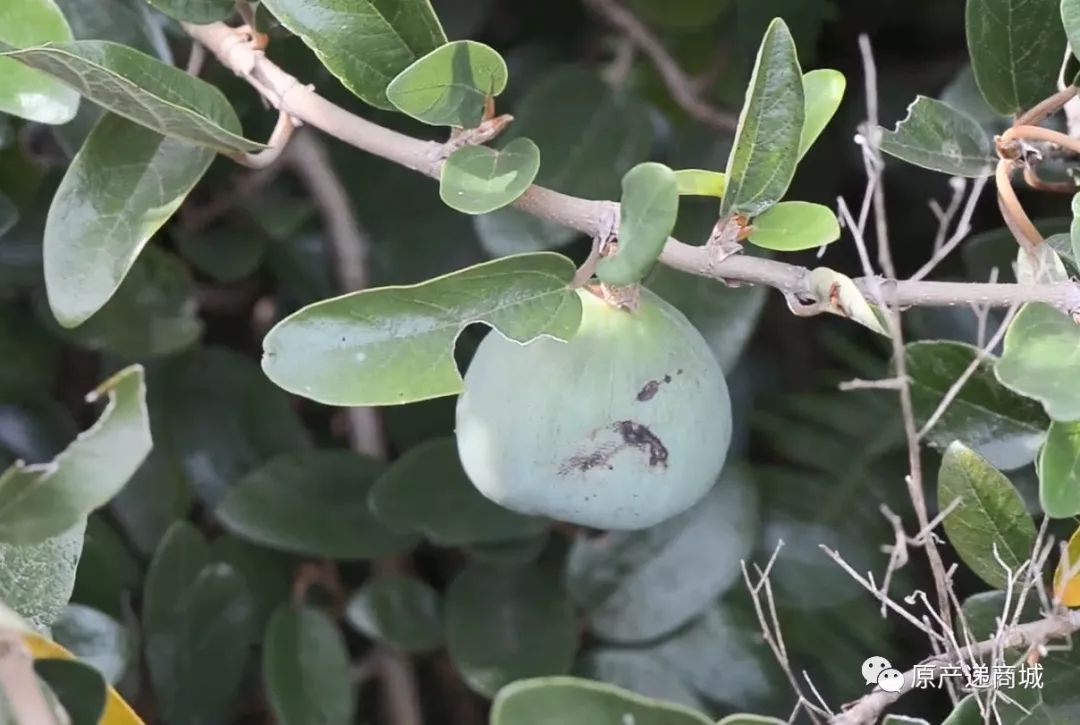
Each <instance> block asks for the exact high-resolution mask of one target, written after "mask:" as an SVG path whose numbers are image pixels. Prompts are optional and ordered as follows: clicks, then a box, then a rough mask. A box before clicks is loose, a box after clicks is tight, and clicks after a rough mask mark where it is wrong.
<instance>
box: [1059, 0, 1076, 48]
mask: <svg viewBox="0 0 1080 725" xmlns="http://www.w3.org/2000/svg"><path fill="white" fill-rule="evenodd" d="M1061 23H1062V25H1063V26H1064V27H1065V37H1066V39H1067V40H1068V41H1069V45H1070V46H1071V47H1072V48H1080V2H1078V1H1077V0H1061ZM1074 54H1075V51H1074Z"/></svg>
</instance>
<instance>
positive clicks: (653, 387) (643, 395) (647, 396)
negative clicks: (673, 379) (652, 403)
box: [637, 380, 667, 403]
mask: <svg viewBox="0 0 1080 725" xmlns="http://www.w3.org/2000/svg"><path fill="white" fill-rule="evenodd" d="M664 382H665V383H666V382H667V380H665V381H664ZM659 390H660V382H659V381H657V380H650V381H649V382H647V383H645V387H644V388H642V389H641V390H639V391H638V394H637V399H638V401H639V402H642V403H644V402H645V401H646V400H652V399H653V397H654V396H655V395H656V393H657V392H658V391H659Z"/></svg>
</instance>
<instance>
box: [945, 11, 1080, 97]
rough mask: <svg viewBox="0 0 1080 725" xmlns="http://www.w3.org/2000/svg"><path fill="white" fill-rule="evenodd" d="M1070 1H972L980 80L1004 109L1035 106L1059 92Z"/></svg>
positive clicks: (973, 51)
mask: <svg viewBox="0 0 1080 725" xmlns="http://www.w3.org/2000/svg"><path fill="white" fill-rule="evenodd" d="M1067 3H1069V0H1065V2H1064V3H1063V2H1062V0H967V13H966V26H967V45H968V53H969V54H970V55H971V67H972V70H973V71H974V72H975V82H976V83H978V85H979V90H980V91H982V94H983V97H984V98H985V99H986V102H987V103H989V104H990V105H991V106H992V107H993V108H994V110H996V111H998V112H999V113H1003V114H1007V115H1013V114H1016V113H1020V112H1021V111H1023V110H1025V109H1028V108H1031V107H1032V106H1034V105H1035V104H1036V103H1038V102H1039V101H1041V100H1042V99H1044V98H1046V97H1047V96H1049V95H1051V94H1053V93H1054V92H1055V91H1056V90H1057V77H1058V69H1059V68H1060V67H1061V58H1062V56H1063V55H1064V53H1065V43H1066V38H1065V31H1064V29H1063V27H1062V20H1063V18H1065V17H1066V16H1067V15H1068V13H1067V12H1066V5H1067Z"/></svg>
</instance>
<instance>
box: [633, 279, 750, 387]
mask: <svg viewBox="0 0 1080 725" xmlns="http://www.w3.org/2000/svg"><path fill="white" fill-rule="evenodd" d="M645 284H646V286H647V287H648V288H649V289H651V290H652V291H653V292H655V293H656V294H658V295H660V296H661V297H663V298H664V299H665V300H667V301H668V302H670V303H671V304H673V305H675V306H676V307H678V308H679V311H680V312H682V313H683V314H684V315H686V318H687V319H688V320H690V322H691V324H693V325H694V327H696V328H697V329H698V332H700V333H701V335H702V337H704V338H705V342H707V343H709V348H710V349H711V350H712V351H713V355H714V356H715V357H716V359H717V361H718V362H719V363H720V367H722V368H723V369H724V374H725V375H726V374H728V373H730V372H731V371H732V370H734V369H735V365H736V363H737V362H738V361H739V357H740V356H741V355H742V352H743V350H744V349H745V348H746V344H747V342H749V340H750V335H751V334H753V332H754V329H755V328H756V327H757V322H758V319H759V318H760V317H761V310H762V308H763V307H764V306H765V298H766V294H767V292H766V290H765V288H763V287H761V286H758V285H744V286H742V287H728V286H727V285H723V284H716V281H715V280H712V279H708V278H706V277H701V276H699V275H696V274H690V273H688V272H681V271H679V270H677V269H673V268H672V267H667V266H665V265H657V266H656V267H655V268H654V269H653V271H652V274H650V275H649V277H648V279H647V280H646V282H645Z"/></svg>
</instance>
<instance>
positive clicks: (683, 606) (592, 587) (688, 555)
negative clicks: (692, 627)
mask: <svg viewBox="0 0 1080 725" xmlns="http://www.w3.org/2000/svg"><path fill="white" fill-rule="evenodd" d="M756 521H757V497H756V496H755V494H754V491H753V488H752V486H751V483H750V481H749V477H748V475H747V472H746V471H745V470H743V469H741V468H734V467H731V466H729V467H728V468H727V469H726V470H725V472H724V473H723V474H721V478H720V481H718V482H717V484H716V486H715V487H714V488H713V489H712V491H710V492H709V494H708V496H706V498H705V499H704V500H703V501H701V502H700V503H698V504H696V505H695V506H694V507H693V508H691V509H690V510H689V511H687V512H686V513H684V514H680V515H679V516H677V517H675V518H673V519H671V520H670V521H666V522H664V523H662V524H660V525H659V526H654V527H652V528H651V529H645V530H643V531H635V532H612V533H610V534H608V535H607V536H605V537H604V538H602V539H595V540H592V539H587V538H579V539H578V540H577V541H575V543H574V547H573V548H572V549H571V551H570V555H569V558H568V559H567V564H566V582H567V588H568V589H569V591H570V596H571V597H572V598H573V599H574V601H575V603H577V604H578V605H579V606H581V607H583V608H584V609H585V611H586V613H587V614H588V616H589V625H590V628H591V629H592V630H593V632H595V633H596V634H597V635H598V636H600V637H601V638H603V639H606V640H610V641H616V642H642V641H646V640H651V639H655V638H657V637H659V636H661V635H664V634H667V633H668V632H671V631H673V630H675V629H677V628H678V627H680V626H682V625H684V624H686V623H687V622H689V621H690V620H691V619H693V618H694V617H696V616H698V615H699V614H701V613H702V612H704V611H705V609H706V608H708V606H709V605H710V604H711V603H712V602H714V601H716V598H717V597H718V596H720V595H721V594H722V593H723V592H725V591H726V590H727V589H728V588H729V587H730V586H731V585H732V584H734V583H735V581H736V580H737V578H738V576H739V571H740V569H739V562H740V560H741V559H742V558H743V557H744V556H746V555H747V554H748V552H749V551H750V550H751V549H752V548H753V545H754V540H755V538H756V536H757V530H756V523H755V522H756Z"/></svg>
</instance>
